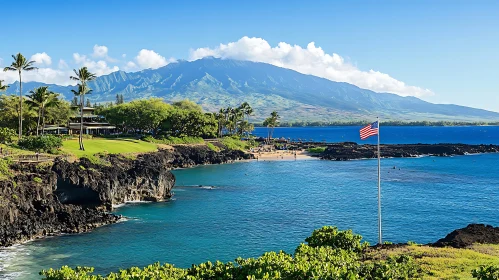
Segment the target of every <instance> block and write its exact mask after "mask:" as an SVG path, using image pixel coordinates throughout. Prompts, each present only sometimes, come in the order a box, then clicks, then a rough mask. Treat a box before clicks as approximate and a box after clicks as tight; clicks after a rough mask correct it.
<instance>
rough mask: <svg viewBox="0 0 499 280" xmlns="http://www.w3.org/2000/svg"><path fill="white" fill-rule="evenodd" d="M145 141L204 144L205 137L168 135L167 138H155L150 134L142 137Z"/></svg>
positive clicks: (171, 143)
mask: <svg viewBox="0 0 499 280" xmlns="http://www.w3.org/2000/svg"><path fill="white" fill-rule="evenodd" d="M142 140H143V141H146V142H151V143H156V144H166V145H175V144H203V143H204V139H203V138H201V137H171V136H169V137H166V138H154V137H152V136H150V135H148V136H145V137H143V138H142Z"/></svg>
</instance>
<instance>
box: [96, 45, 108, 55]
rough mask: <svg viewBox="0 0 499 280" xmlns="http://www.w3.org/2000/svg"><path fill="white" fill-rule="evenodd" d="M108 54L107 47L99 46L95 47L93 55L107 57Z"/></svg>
mask: <svg viewBox="0 0 499 280" xmlns="http://www.w3.org/2000/svg"><path fill="white" fill-rule="evenodd" d="M107 52H108V49H107V47H106V46H99V45H97V44H96V45H94V53H93V54H92V56H93V57H104V58H105V57H107Z"/></svg>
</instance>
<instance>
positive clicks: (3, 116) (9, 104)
mask: <svg viewBox="0 0 499 280" xmlns="http://www.w3.org/2000/svg"><path fill="white" fill-rule="evenodd" d="M23 103H24V104H23V108H25V109H24V110H23V115H22V116H23V133H25V132H27V131H29V130H30V129H31V128H33V130H35V129H36V117H37V114H36V111H35V110H33V108H31V107H30V106H28V104H26V100H25V99H24V98H23ZM25 105H26V106H25ZM18 120H19V96H17V97H16V96H15V95H0V127H8V128H11V129H15V130H16V131H18V128H19V122H18ZM16 135H17V136H19V134H18V133H17V132H16Z"/></svg>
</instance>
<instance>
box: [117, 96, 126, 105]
mask: <svg viewBox="0 0 499 280" xmlns="http://www.w3.org/2000/svg"><path fill="white" fill-rule="evenodd" d="M123 103H125V100H124V99H123V94H116V105H120V104H123Z"/></svg>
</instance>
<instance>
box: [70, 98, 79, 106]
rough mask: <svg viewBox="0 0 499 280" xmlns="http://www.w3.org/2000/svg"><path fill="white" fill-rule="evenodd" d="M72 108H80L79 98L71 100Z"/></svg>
mask: <svg viewBox="0 0 499 280" xmlns="http://www.w3.org/2000/svg"><path fill="white" fill-rule="evenodd" d="M71 106H74V107H78V97H76V96H75V97H73V99H71Z"/></svg>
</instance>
